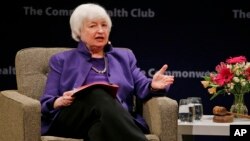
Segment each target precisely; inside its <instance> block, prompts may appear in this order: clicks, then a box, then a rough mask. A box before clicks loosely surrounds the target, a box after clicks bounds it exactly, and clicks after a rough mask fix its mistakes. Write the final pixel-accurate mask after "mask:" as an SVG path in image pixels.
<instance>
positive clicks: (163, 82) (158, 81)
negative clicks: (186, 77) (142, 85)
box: [151, 64, 174, 90]
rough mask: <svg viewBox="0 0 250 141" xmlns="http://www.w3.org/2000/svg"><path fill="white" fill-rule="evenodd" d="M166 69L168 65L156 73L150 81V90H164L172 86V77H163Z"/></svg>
mask: <svg viewBox="0 0 250 141" xmlns="http://www.w3.org/2000/svg"><path fill="white" fill-rule="evenodd" d="M167 68H168V65H166V64H165V65H163V66H162V68H161V69H160V70H159V71H157V72H156V73H155V74H154V76H153V79H152V83H151V88H153V89H155V90H157V89H165V88H166V87H167V86H169V85H171V84H173V82H174V76H170V75H165V72H166V70H167Z"/></svg>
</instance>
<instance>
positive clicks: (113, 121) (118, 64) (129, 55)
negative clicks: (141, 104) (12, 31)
mask: <svg viewBox="0 0 250 141" xmlns="http://www.w3.org/2000/svg"><path fill="white" fill-rule="evenodd" d="M70 26H71V31H72V37H73V39H74V40H75V41H77V42H78V46H77V48H75V49H72V50H69V51H65V52H61V53H58V54H55V55H54V56H52V57H51V59H50V62H49V65H50V72H49V74H48V79H47V83H46V87H45V90H44V94H43V95H42V97H41V106H42V111H41V112H42V118H41V120H42V130H41V134H42V135H53V136H61V137H69V138H79V139H84V140H87V141H88V140H89V141H125V140H126V141H146V140H147V139H146V137H145V135H144V134H145V133H149V129H148V126H147V124H146V122H145V120H144V119H143V118H142V116H141V115H139V114H138V113H136V114H133V115H132V114H131V113H132V110H133V95H136V97H138V98H140V99H146V98H148V97H150V96H151V95H152V93H150V91H152V90H153V91H157V90H161V91H162V90H163V91H167V90H168V88H169V86H170V85H171V84H172V83H173V81H174V78H173V76H168V75H164V73H165V71H166V69H167V65H163V67H162V68H161V69H160V70H159V71H158V72H157V73H156V74H155V75H154V76H153V78H152V79H149V78H147V77H146V76H145V75H144V74H143V73H142V72H140V69H139V68H138V67H137V66H136V58H135V56H134V54H133V52H132V51H131V50H129V49H124V48H115V47H112V46H111V44H109V35H110V31H111V26H112V22H111V19H110V17H109V15H108V14H107V12H106V10H105V9H104V8H103V7H102V6H100V5H97V4H92V3H87V4H82V5H79V6H78V7H76V9H75V10H74V11H73V13H72V15H71V17H70ZM95 82H102V83H103V82H104V83H107V84H110V83H112V84H116V85H118V86H119V88H118V91H117V94H116V98H114V97H112V96H111V95H110V93H109V91H107V90H106V89H103V87H95V88H93V89H90V90H88V91H82V93H80V94H78V95H77V96H75V97H74V96H72V95H73V94H74V93H75V88H78V87H80V86H83V85H88V84H91V83H95Z"/></svg>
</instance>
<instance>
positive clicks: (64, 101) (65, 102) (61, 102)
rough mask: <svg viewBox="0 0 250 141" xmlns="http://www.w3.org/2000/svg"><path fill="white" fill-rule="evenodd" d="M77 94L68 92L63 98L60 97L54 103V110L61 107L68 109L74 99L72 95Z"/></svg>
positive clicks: (71, 91)
mask: <svg viewBox="0 0 250 141" xmlns="http://www.w3.org/2000/svg"><path fill="white" fill-rule="evenodd" d="M74 93H75V90H70V91H66V92H64V93H63V95H62V96H60V97H58V98H57V99H56V100H55V102H54V109H58V108H60V107H66V106H69V105H71V104H72V102H73V101H74V97H72V95H73V94H74Z"/></svg>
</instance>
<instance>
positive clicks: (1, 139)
mask: <svg viewBox="0 0 250 141" xmlns="http://www.w3.org/2000/svg"><path fill="white" fill-rule="evenodd" d="M69 49H70V48H59V47H53V48H45V47H33V48H25V49H22V50H20V51H18V52H17V54H16V58H15V67H16V82H17V90H4V91H1V92H0V141H82V140H77V139H69V138H61V137H53V136H41V135H40V126H41V121H40V117H41V106H40V102H39V98H40V96H41V94H42V93H43V89H44V86H45V82H46V79H47V73H48V61H49V58H50V57H51V55H53V54H55V53H57V52H60V51H64V50H69ZM177 107H178V106H177V102H176V101H175V100H173V99H170V98H168V97H154V98H151V99H150V100H148V101H147V102H145V103H143V111H142V112H143V116H144V117H145V119H146V122H147V123H148V125H149V127H150V131H151V134H149V135H146V136H147V138H148V139H149V140H150V141H177V119H178V117H177Z"/></svg>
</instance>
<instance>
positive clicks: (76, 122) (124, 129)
mask: <svg viewBox="0 0 250 141" xmlns="http://www.w3.org/2000/svg"><path fill="white" fill-rule="evenodd" d="M49 134H50V135H54V136H61V137H69V138H79V139H80V138H83V139H84V140H86V141H147V139H146V137H145V135H144V133H143V132H142V130H141V129H140V128H139V127H138V126H137V125H136V124H135V122H134V121H133V117H132V116H131V115H130V113H129V112H128V111H126V110H125V109H124V108H123V107H122V106H121V104H120V103H119V102H118V101H117V100H116V99H114V98H113V97H112V96H110V95H109V94H108V93H107V92H106V91H105V90H103V89H100V88H95V89H92V90H90V91H88V92H84V93H80V94H78V95H77V97H76V98H75V100H74V102H73V103H72V104H71V105H70V106H68V107H65V108H63V109H62V110H61V112H60V113H59V115H58V116H57V118H56V119H55V121H54V123H53V124H52V126H51V128H50V130H49Z"/></svg>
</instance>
